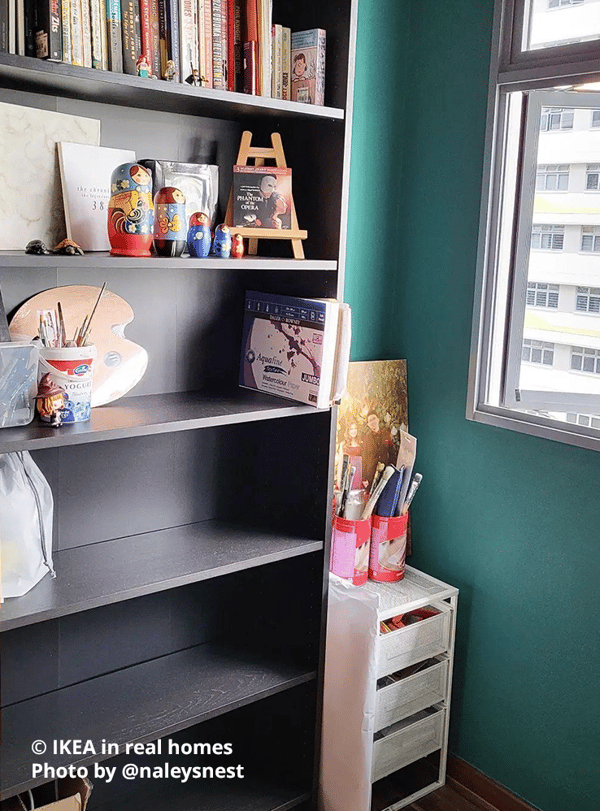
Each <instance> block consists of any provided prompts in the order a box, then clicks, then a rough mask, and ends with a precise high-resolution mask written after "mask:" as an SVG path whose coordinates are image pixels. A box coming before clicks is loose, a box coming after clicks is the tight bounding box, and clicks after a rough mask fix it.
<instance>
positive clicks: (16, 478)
mask: <svg viewBox="0 0 600 811" xmlns="http://www.w3.org/2000/svg"><path fill="white" fill-rule="evenodd" d="M53 509H54V503H53V500H52V491H51V490H50V485H49V484H48V482H47V481H46V479H45V478H44V476H43V474H42V472H41V470H40V469H39V468H38V466H37V465H36V464H35V462H34V461H33V459H32V458H31V455H30V454H29V453H28V452H27V451H18V452H17V453H3V454H0V566H1V582H2V591H1V593H2V598H3V599H4V598H5V597H21V595H23V594H26V593H27V592H28V591H29V590H30V589H32V588H33V587H34V586H35V584H36V583H39V581H40V580H41V579H42V577H44V575H45V574H48V572H50V574H51V576H52V577H56V574H55V572H54V569H53V567H52V512H53Z"/></svg>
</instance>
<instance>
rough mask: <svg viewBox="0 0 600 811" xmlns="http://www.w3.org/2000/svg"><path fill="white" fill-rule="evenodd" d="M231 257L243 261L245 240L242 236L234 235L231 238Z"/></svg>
mask: <svg viewBox="0 0 600 811" xmlns="http://www.w3.org/2000/svg"><path fill="white" fill-rule="evenodd" d="M231 255H232V256H233V258H234V259H242V258H243V256H244V238H243V237H242V235H241V234H234V235H233V237H232V238H231Z"/></svg>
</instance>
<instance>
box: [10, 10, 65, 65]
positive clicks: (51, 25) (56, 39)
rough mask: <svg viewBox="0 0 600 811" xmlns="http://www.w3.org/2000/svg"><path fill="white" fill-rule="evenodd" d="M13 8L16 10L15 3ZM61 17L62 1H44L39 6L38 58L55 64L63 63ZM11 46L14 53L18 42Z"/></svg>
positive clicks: (36, 40)
mask: <svg viewBox="0 0 600 811" xmlns="http://www.w3.org/2000/svg"><path fill="white" fill-rule="evenodd" d="M12 8H13V10H16V5H15V4H14V3H13V6H12ZM61 16H62V8H61V2H60V0H43V2H41V3H40V4H39V10H38V24H37V29H36V32H35V42H36V56H37V57H38V58H40V59H50V60H52V61H54V62H61V61H62V24H61ZM11 28H12V26H11ZM15 34H16V31H15ZM11 37H12V33H11ZM11 44H12V46H13V50H12V51H11V53H14V52H15V51H14V48H15V47H16V42H13V43H11Z"/></svg>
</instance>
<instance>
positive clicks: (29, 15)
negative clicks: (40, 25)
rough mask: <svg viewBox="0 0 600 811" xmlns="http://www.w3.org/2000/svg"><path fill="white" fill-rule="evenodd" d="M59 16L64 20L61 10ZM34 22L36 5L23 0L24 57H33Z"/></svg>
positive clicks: (31, 0) (33, 2) (29, 0)
mask: <svg viewBox="0 0 600 811" xmlns="http://www.w3.org/2000/svg"><path fill="white" fill-rule="evenodd" d="M7 9H8V3H7ZM61 15H62V19H64V14H62V10H61ZM36 20H37V3H36V2H35V0H25V56H35V28H36ZM61 27H62V26H61ZM63 61H64V60H63Z"/></svg>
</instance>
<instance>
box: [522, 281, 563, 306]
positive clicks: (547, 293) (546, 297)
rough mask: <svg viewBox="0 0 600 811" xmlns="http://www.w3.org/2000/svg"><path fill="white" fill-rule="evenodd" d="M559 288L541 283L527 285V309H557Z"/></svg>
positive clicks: (555, 285)
mask: <svg viewBox="0 0 600 811" xmlns="http://www.w3.org/2000/svg"><path fill="white" fill-rule="evenodd" d="M559 290H560V287H559V285H557V284H544V283H543V282H528V283H527V306H528V307H551V308H556V307H558V293H559Z"/></svg>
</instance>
